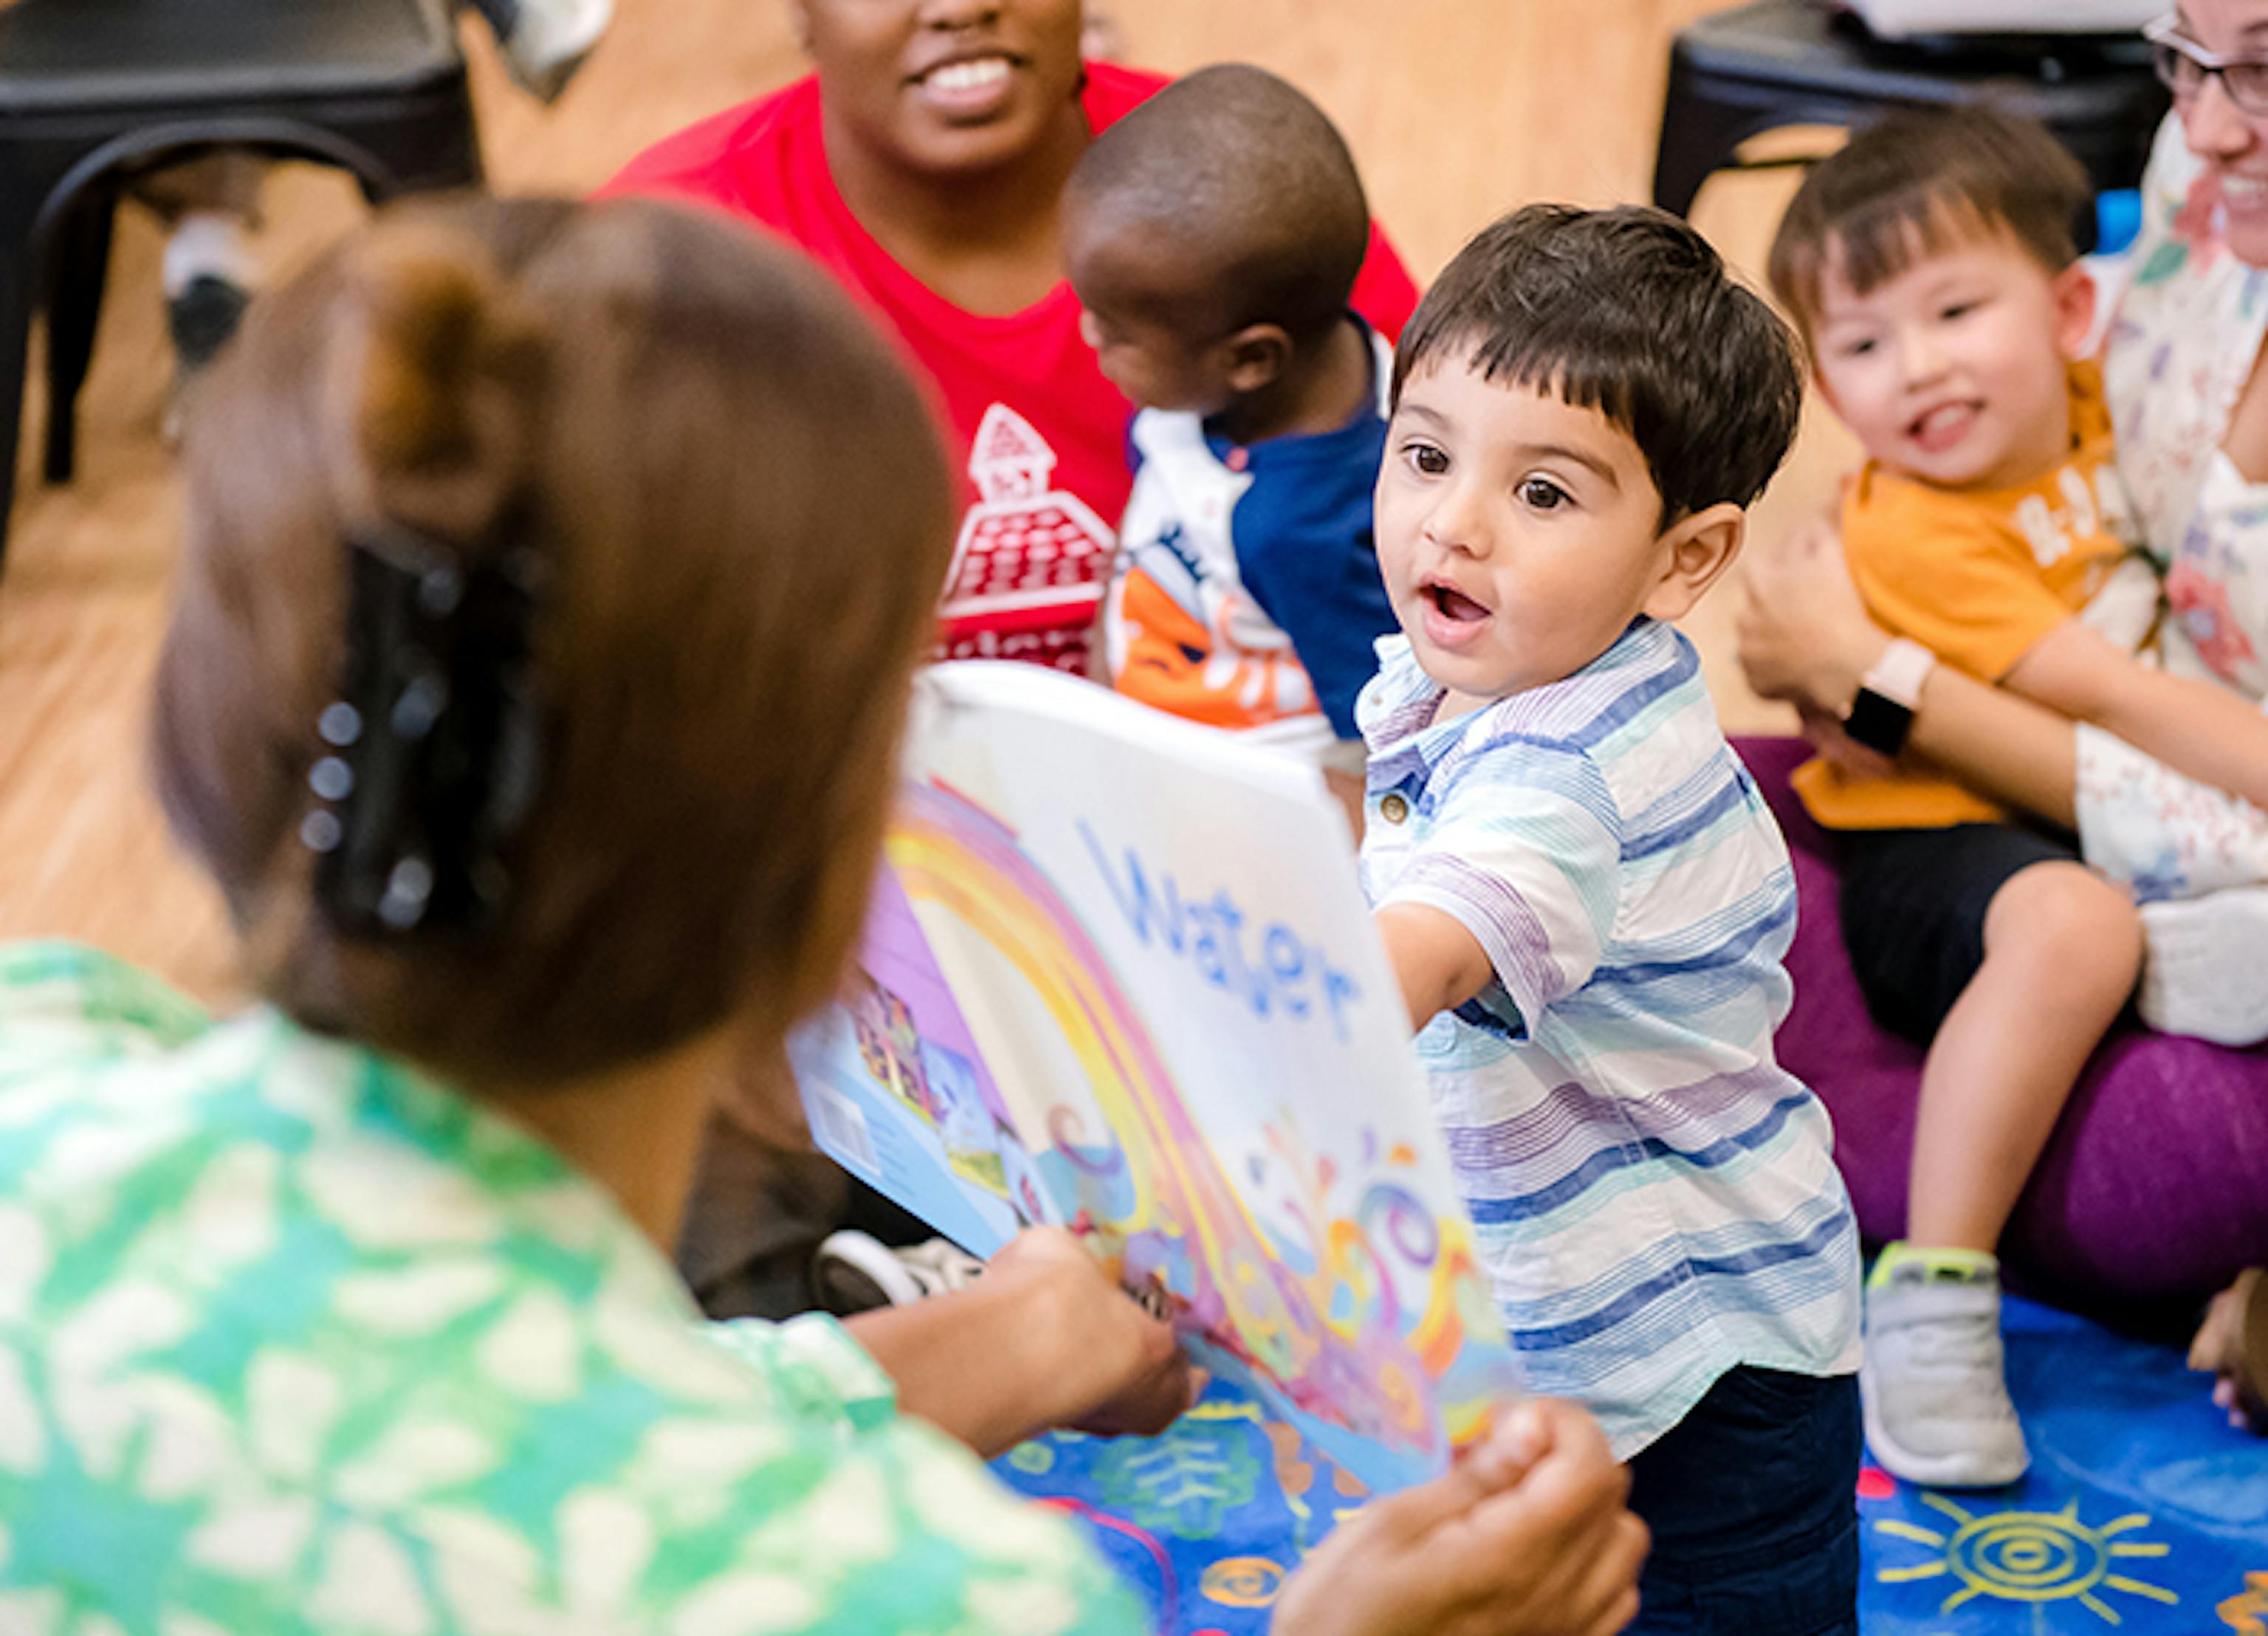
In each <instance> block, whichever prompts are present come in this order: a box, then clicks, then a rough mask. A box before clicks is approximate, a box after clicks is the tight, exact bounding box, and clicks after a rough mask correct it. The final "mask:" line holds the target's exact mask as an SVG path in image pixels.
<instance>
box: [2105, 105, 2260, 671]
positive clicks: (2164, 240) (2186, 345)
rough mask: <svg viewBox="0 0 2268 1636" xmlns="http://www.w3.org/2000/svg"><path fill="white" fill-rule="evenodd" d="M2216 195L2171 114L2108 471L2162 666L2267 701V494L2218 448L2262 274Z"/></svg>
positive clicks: (2118, 325)
mask: <svg viewBox="0 0 2268 1636" xmlns="http://www.w3.org/2000/svg"><path fill="white" fill-rule="evenodd" d="M2123 271H2124V276H2125V279H2126V284H2125V288H2124V293H2123V295H2122V296H2121V297H2120V298H2119V299H2118V303H2117V313H2116V316H2115V317H2114V318H2113V320H2112V321H2111V324H2110V331H2109V335H2108V337H2107V340H2106V342H2105V349H2104V354H2103V379H2104V385H2105V387H2106V390H2107V392H2108V394H2109V397H2110V417H2111V423H2112V425H2113V427H2114V428H2115V429H2116V431H2117V438H2118V470H2119V474H2120V475H2122V476H2123V477H2124V479H2125V480H2126V484H2127V487H2128V489H2129V490H2130V491H2131V492H2132V497H2133V499H2134V503H2135V507H2136V511H2137V513H2138V515H2139V519H2140V520H2141V524H2142V529H2143V533H2144V535H2145V537H2146V538H2147V541H2148V542H2149V547H2150V549H2151V551H2152V553H2153V554H2154V556H2156V557H2157V559H2158V562H2159V565H2160V567H2161V570H2162V571H2163V573H2164V576H2165V591H2166V598H2167V601H2168V604H2169V608H2170V611H2171V613H2172V615H2173V617H2172V619H2170V620H2169V622H2168V628H2167V630H2165V632H2164V633H2163V641H2164V650H2165V660H2166V665H2167V667H2168V668H2169V670H2173V671H2176V672H2177V673H2183V674H2192V675H2201V676H2209V677H2213V678H2216V679H2218V680H2220V681H2221V682H2226V683H2228V685H2230V686H2232V687H2235V688H2236V689H2238V690H2239V691H2241V692H2242V693H2243V694H2244V695H2245V696H2247V697H2250V698H2253V699H2259V698H2262V697H2263V696H2268V484H2258V483H2247V482H2246V481H2245V479H2244V477H2243V476H2242V474H2240V473H2239V472H2238V471H2237V469H2236V468H2235V465H2234V464H2233V463H2232V462H2231V461H2229V459H2228V456H2227V455H2226V454H2224V453H2221V448H2220V444H2221V439H2222V438H2223V436H2224V435H2225V434H2226V432H2227V431H2228V421H2229V416H2230V414H2231V412H2232V411H2233V410H2234V409H2235V404H2236V401H2237V398H2238V396H2239V395H2240V394H2242V392H2243V390H2244V387H2245V383H2246V382H2247V381H2248V380H2250V378H2251V374H2252V368H2253V363H2254V360H2255V359H2256V358H2257V357H2258V355H2259V351H2260V343H2261V339H2262V337H2263V335H2264V334H2268V270H2264V269H2260V268H2256V267H2251V266H2248V265H2247V264H2246V263H2244V262H2241V261H2239V260H2238V259H2237V258H2236V257H2235V255H2234V254H2231V253H2230V251H2229V249H2228V245H2227V244H2226V243H2225V242H2224V240H2223V239H2222V236H2221V232H2220V186H2219V184H2218V182H2217V181H2215V180H2214V178H2213V175H2212V174H2211V173H2210V172H2209V171H2208V170H2207V169H2206V167H2205V166H2204V164H2203V163H2202V162H2201V161H2199V160H2198V158H2195V157H2194V156H2193V155H2191V153H2190V151H2189V150H2188V148H2187V147H2186V146H2185V145H2184V144H2183V139H2182V129H2181V122H2180V121H2179V119H2178V117H2177V116H2174V115H2169V116H2168V117H2167V120H2166V122H2165V123H2164V125H2163V126H2161V128H2160V129H2159V131H2158V138H2157V143H2156V145H2155V147H2154V150H2153V151H2152V153H2151V156H2150V165H2149V170H2148V173H2147V175H2146V176H2145V177H2144V178H2143V182H2142V230H2141V233H2140V236H2139V238H2138V239H2137V240H2135V243H2134V245H2133V247H2132V249H2131V250H2129V251H2128V252H2127V254H2126V257H2125V259H2124V267H2123Z"/></svg>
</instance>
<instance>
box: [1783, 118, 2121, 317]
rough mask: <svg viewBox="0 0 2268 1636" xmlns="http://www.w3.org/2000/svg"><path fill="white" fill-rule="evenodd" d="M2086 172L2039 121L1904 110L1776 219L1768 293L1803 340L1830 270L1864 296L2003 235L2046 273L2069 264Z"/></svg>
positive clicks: (1818, 174) (2084, 202)
mask: <svg viewBox="0 0 2268 1636" xmlns="http://www.w3.org/2000/svg"><path fill="white" fill-rule="evenodd" d="M2092 197H2093V194H2092V190H2091V189H2090V188H2089V187H2088V180H2087V172H2086V170H2085V169H2084V168H2083V167H2082V166H2080V162H2079V161H2078V160H2077V159H2075V158H2073V157H2072V156H2071V154H2070V152H2069V151H2067V150H2066V148H2065V147H2064V145H2063V144H2061V143H2059V142H2058V141H2057V140H2056V139H2055V138H2054V137H2053V136H2050V135H2049V134H2048V130H2047V128H2046V127H2045V126H2043V125H2042V124H2041V123H2039V122H2038V121H2036V120H2029V119H2022V118H2020V117H2018V116H2017V115H2015V114H2005V113H2002V112H2001V111H2000V110H1999V109H1997V108H1991V107H1958V108H1934V109H1911V110H1904V111H1901V112H1898V113H1895V114H1889V115H1888V116H1887V117H1885V118H1883V119H1882V120H1881V121H1880V122H1877V123H1876V124H1874V125H1873V126H1871V127H1869V128H1868V129H1866V130H1863V131H1861V132H1859V134H1858V135H1857V136H1853V137H1852V139H1851V141H1850V144H1849V145H1847V146H1846V147H1845V148H1844V149H1843V150H1842V151H1839V152H1837V153H1835V154H1833V155H1831V156H1830V157H1829V158H1826V159H1823V160H1822V161H1821V162H1820V163H1819V164H1818V165H1817V166H1815V167H1814V168H1813V170H1812V173H1811V174H1810V175H1809V176H1808V177H1806V178H1805V179H1804V183H1803V187H1802V188H1801V189H1800V191H1799V192H1798V193H1797V194H1796V195H1795V202H1794V203H1792V204H1790V205H1789V206H1788V208H1787V214H1786V216H1785V217H1781V219H1780V225H1779V233H1778V237H1777V238H1775V239H1774V240H1772V248H1771V266H1770V269H1769V272H1770V276H1771V287H1772V293H1773V294H1775V295H1777V296H1778V298H1779V299H1780V304H1781V305H1782V306H1786V308H1787V309H1788V311H1789V312H1790V313H1793V314H1794V315H1795V321H1796V322H1797V324H1798V325H1800V327H1801V328H1803V330H1804V332H1805V333H1806V334H1807V335H1808V334H1809V333H1810V330H1811V327H1812V325H1813V324H1814V322H1815V321H1816V320H1817V318H1818V315H1819V302H1820V295H1819V286H1820V280H1821V278H1822V277H1823V276H1824V274H1825V273H1826V270H1827V269H1828V267H1829V265H1830V262H1831V263H1832V264H1833V266H1834V268H1835V270H1836V273H1837V276H1839V277H1841V278H1842V279H1843V280H1844V281H1845V283H1847V284H1849V285H1850V286H1851V288H1852V290H1854V291H1857V292H1858V293H1859V294H1860V295H1865V294H1866V293H1867V291H1870V290H1873V289H1874V288H1876V287H1877V286H1879V285H1881V284H1885V283H1887V282H1889V280H1890V279H1893V278H1896V276H1898V275H1899V274H1901V273H1903V272H1904V271H1905V270H1906V269H1908V268H1909V267H1911V266H1912V265H1913V264H1914V262H1917V261H1918V260H1920V259H1921V258H1922V257H1924V256H1928V255H1935V254H1941V253H1942V252H1944V251H1945V250H1947V249H1948V248H1950V247H1953V246H1955V245H1957V244H1961V243H1964V242H1967V241H1970V240H1974V239H1977V238H1978V237H1981V236H1985V235H1990V234H1993V233H2007V234H2008V235H2009V236H2010V237H2012V238H2014V240H2015V241H2016V242H2017V243H2018V244H2019V245H2021V247H2023V249H2024V251H2025V253H2026V254H2029V255H2030V256H2031V257H2032V258H2033V259H2034V260H2035V261H2036V262H2039V264H2040V265H2041V266H2042V267H2043V268H2045V269H2047V270H2048V271H2049V272H2050V273H2051V274H2052V273H2060V272H2062V271H2063V270H2064V269H2066V267H2069V266H2070V265H2071V264H2072V262H2073V260H2074V259H2076V257H2077V255H2078V254H2079V249H2078V245H2077V242H2076V240H2074V238H2073V227H2074V225H2076V223H2077V222H2078V221H2079V219H2080V212H2081V211H2083V210H2086V208H2087V207H2088V203H2089V201H2090V200H2091V199H2092Z"/></svg>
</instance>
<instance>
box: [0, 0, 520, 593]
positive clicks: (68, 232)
mask: <svg viewBox="0 0 2268 1636" xmlns="http://www.w3.org/2000/svg"><path fill="white" fill-rule="evenodd" d="M216 146H242V147H248V148H252V149H254V150H256V151H261V152H263V153H267V154H271V155H274V156H276V157H278V158H306V159H313V160H316V161H318V162H320V163H323V164H328V165H335V166H339V167H340V168H342V169H343V170H346V171H348V172H350V173H352V174H353V176H354V177H355V180H356V181H357V182H359V183H360V184H361V187H362V190H363V193H364V195H365V197H367V198H368V199H370V200H371V202H372V203H378V202H379V201H381V200H384V199H387V198H390V197H392V196H394V195H398V194H402V193H408V192H412V191H416V190H417V189H421V188H440V187H451V186H458V185H467V184H471V183H475V182H477V181H480V179H481V161H480V148H479V144H478V143H477V141H476V140H475V135H474V128H473V109H472V101H471V98H470V96H469V94H468V91H467V88H466V84H465V63H464V58H463V56H462V55H461V54H460V52H459V50H458V48H457V37H456V30H455V24H454V13H453V9H452V7H451V5H450V4H449V0H13V4H6V3H4V0H0V551H4V549H5V547H6V542H7V532H6V531H7V519H8V511H9V505H10V503H11V500H12V499H13V498H14V492H15V476H16V451H17V441H18V435H19V431H20V425H21V417H22V413H23V400H24V372H25V360H26V349H27V343H28V340H29V337H30V332H31V321H32V317H33V313H34V312H43V313H45V315H46V318H47V328H48V441H47V460H46V475H47V477H48V481H49V482H51V483H63V482H68V481H69V480H70V474H71V468H72V465H73V442H74V438H73V430H74V424H75V422H74V412H75V406H76V403H77V397H78V390H79V387H80V386H81V385H82V384H83V383H84V382H85V378H86V369H87V364H88V360H89V357H90V355H91V354H92V350H93V346H94V332H95V323H96V320H97V318H98V317H99V314H100V313H101V309H102V296H103V286H104V283H105V281H106V277H107V267H108V262H109V254H110V229H111V218H112V216H113V213H114V210H115V209H116V206H117V203H118V200H119V197H120V195H121V194H122V192H123V190H124V189H125V188H126V186H127V185H128V184H129V182H130V181H132V180H133V179H134V177H135V176H136V175H137V174H139V173H144V172H146V171H149V170H151V169H154V168H157V167H158V166H162V165H164V164H166V163H167V162H169V161H172V160H174V159H178V158H183V157H185V156H188V155H190V154H193V153H195V152H196V151H200V150H210V149H211V148H213V147H216Z"/></svg>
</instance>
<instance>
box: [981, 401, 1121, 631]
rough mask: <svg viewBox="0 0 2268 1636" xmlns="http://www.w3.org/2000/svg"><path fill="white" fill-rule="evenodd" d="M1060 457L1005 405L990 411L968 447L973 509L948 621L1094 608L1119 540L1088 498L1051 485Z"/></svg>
mask: <svg viewBox="0 0 2268 1636" xmlns="http://www.w3.org/2000/svg"><path fill="white" fill-rule="evenodd" d="M1055 468H1056V452H1055V451H1054V450H1053V449H1051V448H1049V446H1048V442H1047V439H1046V438H1042V437H1041V436H1040V434H1039V433H1038V432H1037V431H1035V430H1034V429H1033V426H1032V423H1031V422H1029V421H1027V420H1026V419H1025V418H1024V417H1023V416H1021V415H1019V414H1018V413H1016V411H1015V410H1013V409H1010V408H1009V407H1008V406H1007V405H1006V404H1005V403H995V404H993V405H992V406H991V408H990V409H986V410H985V411H984V418H983V420H982V421H981V422H979V423H978V424H977V427H976V437H975V438H973V439H972V440H971V441H970V444H969V448H968V475H969V480H970V481H971V482H972V483H975V484H976V496H977V497H976V505H972V506H970V507H969V508H968V515H967V516H965V517H963V518H962V519H961V537H960V539H959V540H957V541H956V542H954V548H953V569H952V571H951V572H950V573H949V574H947V575H946V582H945V612H946V615H947V616H948V617H955V616H967V615H975V614H998V613H1007V612H1010V611H1012V610H1016V609H1022V608H1055V607H1060V608H1064V610H1066V615H1067V616H1068V615H1074V614H1076V613H1077V611H1078V610H1079V609H1082V608H1084V609H1087V610H1092V609H1093V608H1094V605H1095V603H1096V602H1097V601H1099V600H1100V599H1101V594H1102V582H1103V578H1104V577H1105V576H1106V575H1107V574H1108V572H1109V570H1110V561H1111V556H1112V553H1113V552H1114V551H1115V550H1116V547H1117V536H1116V534H1114V533H1113V532H1112V531H1111V529H1110V527H1109V526H1108V524H1106V523H1105V522H1104V521H1103V520H1101V518H1099V517H1097V516H1096V515H1095V514H1094V512H1093V511H1092V510H1090V509H1089V508H1088V506H1087V504H1086V501H1084V500H1082V499H1080V498H1079V497H1078V496H1077V495H1075V494H1071V493H1069V492H1067V491H1065V490H1061V489H1056V488H1050V487H1049V483H1051V482H1052V481H1053V478H1054V474H1055Z"/></svg>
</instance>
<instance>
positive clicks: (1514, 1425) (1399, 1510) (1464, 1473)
mask: <svg viewBox="0 0 2268 1636" xmlns="http://www.w3.org/2000/svg"><path fill="white" fill-rule="evenodd" d="M1555 1430H1556V1421H1555V1419H1554V1417H1553V1416H1551V1415H1550V1413H1548V1412H1547V1411H1545V1410H1544V1409H1543V1407H1542V1405H1541V1404H1540V1403H1538V1402H1534V1401H1531V1402H1527V1403H1521V1404H1517V1405H1515V1406H1514V1407H1513V1409H1512V1410H1511V1411H1510V1412H1508V1413H1507V1414H1506V1415H1505V1416H1503V1417H1502V1418H1501V1419H1499V1422H1498V1424H1497V1425H1496V1426H1495V1427H1494V1428H1493V1429H1492V1430H1491V1432H1490V1433H1489V1436H1488V1439H1487V1441H1484V1442H1483V1443H1481V1444H1478V1445H1476V1447H1475V1448H1473V1449H1472V1450H1471V1451H1469V1453H1468V1454H1467V1455H1465V1456H1464V1457H1463V1458H1462V1459H1461V1460H1459V1461H1458V1462H1457V1463H1455V1464H1454V1465H1453V1466H1451V1467H1450V1468H1449V1469H1448V1470H1447V1471H1446V1472H1444V1473H1442V1474H1441V1475H1440V1477H1437V1478H1433V1479H1432V1481H1431V1482H1427V1483H1420V1484H1418V1485H1417V1486H1415V1487H1414V1488H1405V1489H1403V1491H1402V1492H1400V1493H1398V1494H1389V1495H1388V1496H1387V1497H1386V1498H1385V1499H1383V1500H1373V1501H1371V1503H1370V1504H1368V1505H1366V1506H1365V1507H1363V1508H1362V1509H1361V1510H1360V1511H1359V1512H1358V1513H1357V1514H1355V1515H1354V1516H1352V1517H1351V1518H1349V1519H1348V1521H1347V1522H1345V1523H1344V1524H1343V1525H1342V1527H1341V1529H1340V1532H1342V1533H1344V1532H1345V1531H1346V1529H1349V1528H1359V1529H1363V1530H1365V1531H1366V1532H1369V1533H1373V1534H1376V1535H1378V1536H1380V1537H1381V1539H1382V1540H1386V1541H1393V1542H1396V1543H1399V1542H1406V1541H1410V1540H1414V1539H1417V1538H1418V1537H1421V1536H1423V1535H1425V1534H1429V1533H1431V1532H1432V1530H1433V1529H1437V1528H1441V1527H1444V1526H1446V1525H1447V1524H1449V1523H1451V1522H1455V1521H1456V1520H1457V1519H1459V1518H1461V1517H1464V1516H1467V1515H1469V1514H1470V1513H1471V1512H1472V1510H1473V1508H1474V1507H1476V1506H1477V1505H1479V1504H1480V1503H1481V1502H1482V1501H1483V1500H1486V1499H1488V1498H1489V1497H1490V1496H1491V1494H1497V1493H1501V1492H1504V1490H1505V1489H1506V1486H1507V1485H1509V1484H1513V1483H1517V1482H1519V1481H1521V1479H1522V1478H1524V1477H1525V1475H1526V1474H1527V1472H1528V1470H1529V1469H1530V1468H1531V1466H1532V1465H1533V1463H1534V1462H1535V1460H1537V1459H1539V1458H1542V1457H1543V1455H1546V1454H1548V1453H1549V1452H1550V1448H1551V1440H1552V1438H1553V1436H1554V1434H1555Z"/></svg>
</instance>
